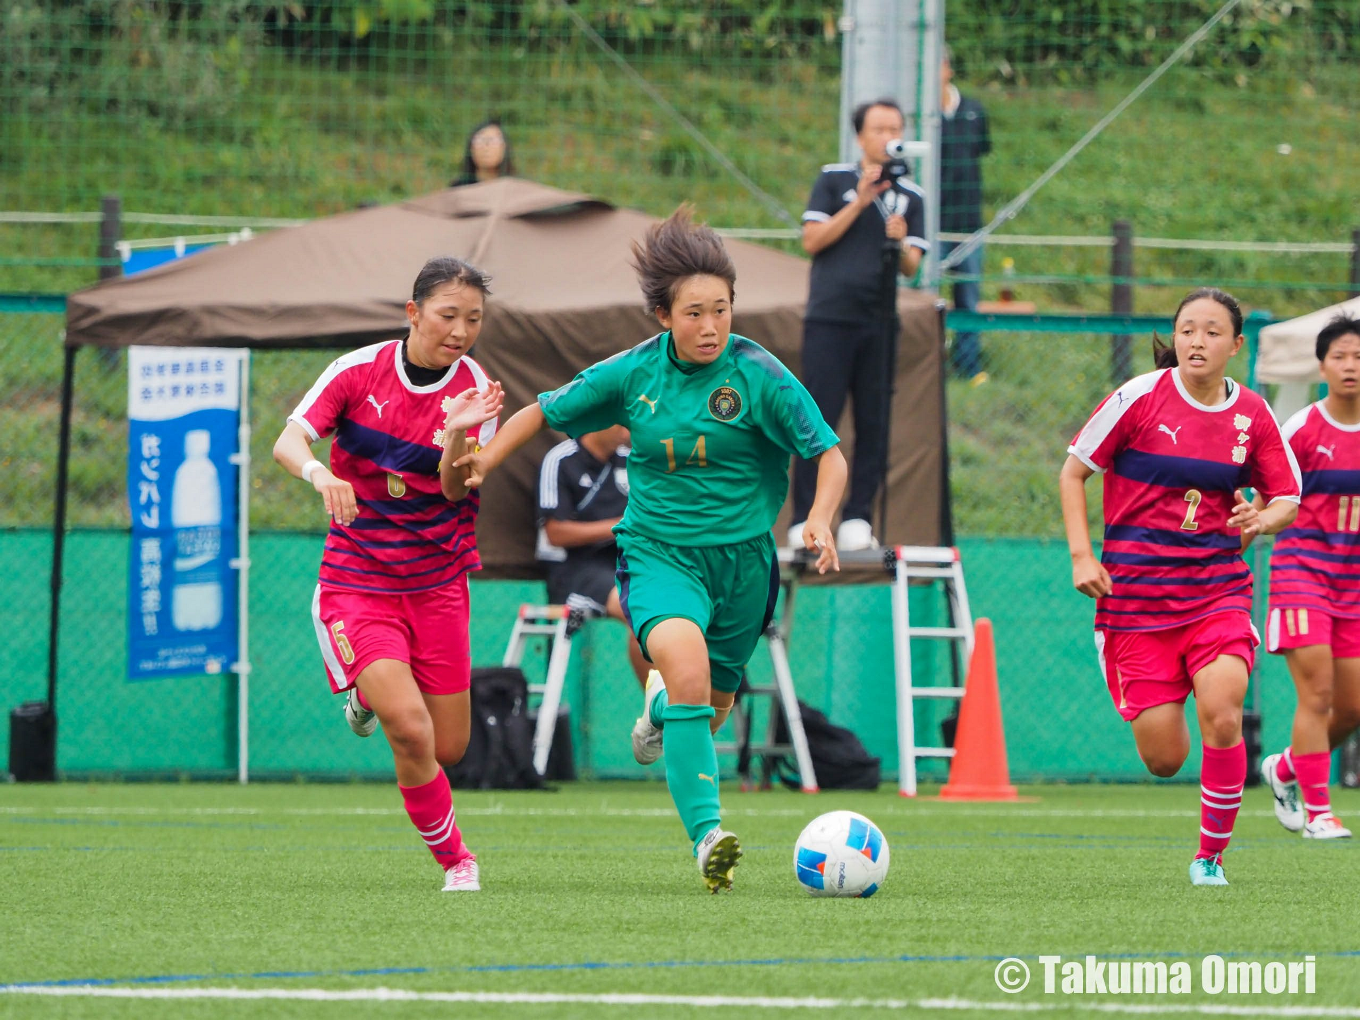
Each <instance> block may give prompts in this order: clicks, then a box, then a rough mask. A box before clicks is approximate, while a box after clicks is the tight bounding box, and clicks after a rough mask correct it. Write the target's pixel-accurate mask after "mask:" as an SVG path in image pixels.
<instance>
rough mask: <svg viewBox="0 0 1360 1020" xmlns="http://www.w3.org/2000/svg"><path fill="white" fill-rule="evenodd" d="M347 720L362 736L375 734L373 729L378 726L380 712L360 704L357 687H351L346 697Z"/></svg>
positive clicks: (351, 727)
mask: <svg viewBox="0 0 1360 1020" xmlns="http://www.w3.org/2000/svg"><path fill="white" fill-rule="evenodd" d="M345 722H347V723H349V728H350V729H352V730H353V731H354V732H355V734H357V735H358V736H361V737H371V736H373V731H374V730H376V729H377V728H378V713H377V712H375V711H373V709H371V708H364V706H363V705H362V704H360V702H359V688H357V687H351V688H350V689H349V695H348V696H347V697H346V698H345Z"/></svg>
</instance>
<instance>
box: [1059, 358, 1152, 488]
mask: <svg viewBox="0 0 1360 1020" xmlns="http://www.w3.org/2000/svg"><path fill="white" fill-rule="evenodd" d="M1168 371H1170V369H1165V368H1163V369H1159V370H1158V371H1156V372H1149V373H1148V374H1147V375H1140V376H1138V377H1137V378H1135V379H1130V380H1129V381H1128V382H1126V383H1125V384H1124V385H1123V386H1121V387H1119V389H1117V390H1115V391H1114V392H1113V393H1111V394H1110V395H1109V396H1108V397H1106V398H1105V403H1103V404H1102V405H1101V406H1100V409H1099V410H1097V411H1096V413H1095V414H1093V415H1091V419H1090V421H1088V422H1087V423H1086V424H1085V425H1083V426H1082V427H1081V431H1080V432H1078V433H1077V438H1076V439H1074V440H1073V441H1072V445H1071V446H1069V447H1068V448H1067V452H1068V453H1070V454H1072V455H1073V456H1074V457H1076V458H1078V459H1079V460H1080V461H1081V462H1082V463H1083V464H1085V465H1086V466H1087V467H1089V468H1090V469H1091V470H1093V471H1101V469H1100V468H1099V467H1097V466H1096V464H1095V462H1094V460H1093V459H1092V458H1093V457H1094V456H1095V452H1096V450H1098V449H1100V446H1101V444H1102V443H1104V442H1105V440H1106V438H1107V437H1108V436H1109V434H1110V433H1111V432H1113V431H1114V430H1115V426H1117V425H1118V424H1119V421H1120V419H1121V418H1123V417H1124V415H1126V414H1127V413H1128V412H1129V411H1130V410H1132V408H1133V406H1134V405H1135V404H1136V403H1138V398H1139V397H1145V396H1147V395H1148V394H1149V393H1151V392H1152V390H1153V388H1154V387H1155V386H1156V385H1157V380H1159V379H1160V378H1161V377H1162V374H1163V373H1165V372H1168Z"/></svg>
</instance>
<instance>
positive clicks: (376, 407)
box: [368, 393, 392, 418]
mask: <svg viewBox="0 0 1360 1020" xmlns="http://www.w3.org/2000/svg"><path fill="white" fill-rule="evenodd" d="M368 402H369V403H370V404H372V405H373V409H374V410H375V411H377V412H378V417H379V418H381V417H382V409H383V408H384V407H386V406H387V405H388V404H390V403H392V400H391V398H389V399H387V400H384V401H383V402H382V403H381V404H380V403H378V402H377V401H376V400H374V399H373V394H372V393H370V394H369V395H368Z"/></svg>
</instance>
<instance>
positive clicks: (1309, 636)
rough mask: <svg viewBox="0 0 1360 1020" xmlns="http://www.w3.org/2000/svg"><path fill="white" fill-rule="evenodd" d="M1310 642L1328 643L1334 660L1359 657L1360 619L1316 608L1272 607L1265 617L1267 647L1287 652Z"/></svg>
mask: <svg viewBox="0 0 1360 1020" xmlns="http://www.w3.org/2000/svg"><path fill="white" fill-rule="evenodd" d="M1309 645H1329V646H1330V647H1331V649H1332V658H1333V659H1353V658H1356V657H1357V656H1360V620H1352V619H1350V618H1348V617H1345V616H1331V615H1330V614H1328V613H1321V612H1318V611H1317V610H1316V609H1273V608H1272V609H1271V610H1270V616H1269V617H1268V618H1267V619H1266V649H1267V651H1271V652H1287V651H1291V650H1293V649H1295V648H1306V647H1308V646H1309Z"/></svg>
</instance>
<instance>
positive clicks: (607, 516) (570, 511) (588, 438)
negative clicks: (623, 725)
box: [538, 425, 651, 684]
mask: <svg viewBox="0 0 1360 1020" xmlns="http://www.w3.org/2000/svg"><path fill="white" fill-rule="evenodd" d="M627 444H628V430H627V429H626V428H624V427H623V426H622V425H615V426H614V427H612V428H608V429H605V430H604V431H603V432H589V433H587V434H586V435H584V436H582V437H581V438H580V439H579V440H573V439H568V440H567V441H566V442H563V443H558V444H557V445H556V446H554V447H553V448H552V449H551V450H549V451H548V455H547V456H546V457H544V458H543V466H542V468H540V470H539V474H538V524H539V532H538V558H539V559H540V560H542V561H545V562H546V563H547V564H548V601H549V602H552V603H553V604H555V605H565V606H568V607H569V608H572V609H580V610H583V611H584V612H585V613H586V614H587V615H597V616H598V615H604V616H609V617H612V618H613V619H615V620H619V621H623V607H622V606H621V605H620V604H619V593H618V589H617V588H616V587H615V585H614V568H615V561H616V559H617V557H618V549H617V547H616V546H615V544H614V533H613V531H612V529H613V527H614V525H615V524H618V523H619V519H620V518H622V517H623V511H624V508H625V507H626V506H627V505H628V445H627ZM628 659H629V662H630V663H631V665H632V667H633V672H634V674H636V675H637V678H638V682H639V683H641V684H646V682H647V672H648V670H650V669H651V665H650V664H649V663H648V662H647V660H646V659H644V658H643V657H642V649H641V648H640V647H638V643H637V641H635V640H633V639H632V638H631V637H630V638H629V641H628Z"/></svg>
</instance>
